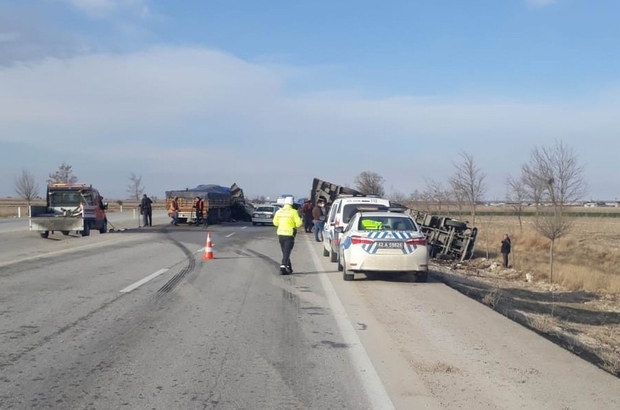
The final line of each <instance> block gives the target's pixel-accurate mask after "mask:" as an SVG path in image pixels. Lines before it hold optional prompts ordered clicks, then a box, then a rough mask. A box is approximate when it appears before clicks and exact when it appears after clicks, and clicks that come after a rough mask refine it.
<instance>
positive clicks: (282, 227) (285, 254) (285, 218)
mask: <svg viewBox="0 0 620 410" xmlns="http://www.w3.org/2000/svg"><path fill="white" fill-rule="evenodd" d="M273 224H274V226H276V227H277V228H278V230H277V235H278V241H279V242H280V248H281V249H282V263H281V264H280V273H282V274H283V275H286V274H289V275H290V274H291V273H293V266H292V264H291V252H292V251H293V247H294V246H295V235H296V234H297V229H299V228H300V227H301V225H302V221H301V217H300V216H299V212H297V210H295V209H294V208H293V198H291V197H287V198H286V199H285V200H284V206H283V207H282V208H281V209H279V210H278V211H277V212H276V214H275V215H274V216H273Z"/></svg>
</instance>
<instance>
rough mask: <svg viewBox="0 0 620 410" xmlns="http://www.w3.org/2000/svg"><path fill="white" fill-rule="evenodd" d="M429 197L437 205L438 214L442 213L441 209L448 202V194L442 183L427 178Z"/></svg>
mask: <svg viewBox="0 0 620 410" xmlns="http://www.w3.org/2000/svg"><path fill="white" fill-rule="evenodd" d="M424 181H425V182H426V193H427V196H428V197H429V198H430V199H431V200H432V201H433V202H434V203H435V206H436V209H437V212H438V213H441V207H442V206H443V205H444V204H445V203H446V202H447V196H448V195H447V192H446V190H445V189H444V187H443V184H442V183H441V182H437V181H435V180H433V179H431V178H425V179H424Z"/></svg>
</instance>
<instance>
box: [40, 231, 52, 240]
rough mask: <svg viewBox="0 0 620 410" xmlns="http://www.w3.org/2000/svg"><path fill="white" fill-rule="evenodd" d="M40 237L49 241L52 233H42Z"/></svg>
mask: <svg viewBox="0 0 620 410" xmlns="http://www.w3.org/2000/svg"><path fill="white" fill-rule="evenodd" d="M39 235H41V238H43V239H47V238H49V236H50V231H45V232H41V233H39Z"/></svg>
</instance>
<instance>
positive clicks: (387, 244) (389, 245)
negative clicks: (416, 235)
mask: <svg viewBox="0 0 620 410" xmlns="http://www.w3.org/2000/svg"><path fill="white" fill-rule="evenodd" d="M403 245H404V242H396V241H383V242H377V247H378V248H382V249H403Z"/></svg>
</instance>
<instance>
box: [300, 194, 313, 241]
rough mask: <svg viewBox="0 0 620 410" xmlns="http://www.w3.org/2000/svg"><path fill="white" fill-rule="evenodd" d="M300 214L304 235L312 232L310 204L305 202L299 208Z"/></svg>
mask: <svg viewBox="0 0 620 410" xmlns="http://www.w3.org/2000/svg"><path fill="white" fill-rule="evenodd" d="M301 213H302V215H303V219H304V230H305V231H306V233H310V232H312V202H310V200H307V201H306V202H304V205H303V206H302V207H301Z"/></svg>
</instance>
